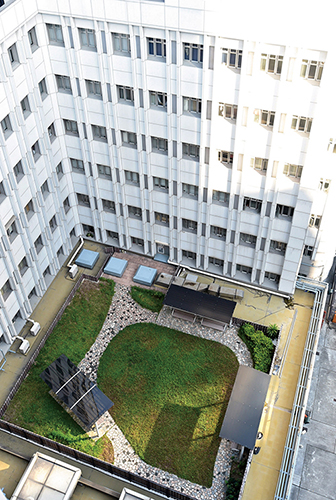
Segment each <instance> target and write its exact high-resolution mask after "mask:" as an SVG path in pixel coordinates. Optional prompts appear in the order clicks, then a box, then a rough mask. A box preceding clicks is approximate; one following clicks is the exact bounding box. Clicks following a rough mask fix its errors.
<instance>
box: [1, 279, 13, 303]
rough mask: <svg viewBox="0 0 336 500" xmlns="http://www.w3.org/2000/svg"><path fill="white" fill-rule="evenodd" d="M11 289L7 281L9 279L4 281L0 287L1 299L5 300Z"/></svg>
mask: <svg viewBox="0 0 336 500" xmlns="http://www.w3.org/2000/svg"><path fill="white" fill-rule="evenodd" d="M12 291H13V289H12V287H11V284H10V282H9V280H7V281H6V283H5V284H4V286H3V287H2V288H1V295H2V298H3V300H5V301H6V300H7V299H8V297H9V296H10V294H11V293H12Z"/></svg>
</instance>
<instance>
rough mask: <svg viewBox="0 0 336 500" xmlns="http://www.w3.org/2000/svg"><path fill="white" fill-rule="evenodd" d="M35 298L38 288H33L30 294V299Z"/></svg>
mask: <svg viewBox="0 0 336 500" xmlns="http://www.w3.org/2000/svg"><path fill="white" fill-rule="evenodd" d="M33 297H36V288H35V287H34V288H32V289H31V290H30V292H29V294H28V299H29V300H30V299H32V298H33Z"/></svg>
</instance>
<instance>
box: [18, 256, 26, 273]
mask: <svg viewBox="0 0 336 500" xmlns="http://www.w3.org/2000/svg"><path fill="white" fill-rule="evenodd" d="M18 269H19V272H20V274H21V276H23V275H24V273H25V272H26V271H27V270H28V262H27V259H26V257H23V259H22V260H21V262H20V263H19V265H18Z"/></svg>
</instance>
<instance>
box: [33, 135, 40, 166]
mask: <svg viewBox="0 0 336 500" xmlns="http://www.w3.org/2000/svg"><path fill="white" fill-rule="evenodd" d="M31 152H32V155H33V158H34V162H35V163H36V162H37V160H38V159H39V158H41V156H42V155H41V149H40V144H39V141H38V140H37V141H36V142H34V144H33V145H32V147H31Z"/></svg>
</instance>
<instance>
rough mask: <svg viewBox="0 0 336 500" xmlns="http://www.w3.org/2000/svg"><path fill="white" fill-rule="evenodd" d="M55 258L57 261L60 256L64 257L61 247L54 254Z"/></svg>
mask: <svg viewBox="0 0 336 500" xmlns="http://www.w3.org/2000/svg"><path fill="white" fill-rule="evenodd" d="M56 255H57V258H58V259H59V258H60V256H61V255H64V250H63V246H62V245H61V246H60V247H59V249H58V250H57V252H56Z"/></svg>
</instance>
